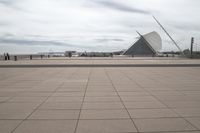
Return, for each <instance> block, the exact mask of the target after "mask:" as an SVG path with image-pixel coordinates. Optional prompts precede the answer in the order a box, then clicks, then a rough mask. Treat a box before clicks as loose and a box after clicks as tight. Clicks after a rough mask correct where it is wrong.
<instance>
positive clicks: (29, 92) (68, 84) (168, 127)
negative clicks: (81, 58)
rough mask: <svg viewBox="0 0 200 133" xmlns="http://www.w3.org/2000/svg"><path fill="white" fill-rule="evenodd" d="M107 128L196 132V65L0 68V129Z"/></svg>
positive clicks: (69, 132) (199, 132) (53, 132)
mask: <svg viewBox="0 0 200 133" xmlns="http://www.w3.org/2000/svg"><path fill="white" fill-rule="evenodd" d="M1 63H2V62H1ZM2 64H3V63H2ZM107 132H112V133H135V132H142V133H143V132H144V133H200V67H128V68H126V67H80V68H79V67H76V68H73V67H69V68H63V67H62V68H61V67H54V68H48V67H47V68H31V67H29V68H0V133H107Z"/></svg>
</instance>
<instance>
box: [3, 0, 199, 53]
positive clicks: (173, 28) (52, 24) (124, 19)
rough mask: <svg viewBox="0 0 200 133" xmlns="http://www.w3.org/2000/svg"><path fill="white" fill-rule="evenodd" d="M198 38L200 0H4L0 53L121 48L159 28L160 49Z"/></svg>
mask: <svg viewBox="0 0 200 133" xmlns="http://www.w3.org/2000/svg"><path fill="white" fill-rule="evenodd" d="M152 15H154V16H156V17H157V19H159V21H160V22H161V23H162V24H163V25H164V27H165V28H166V29H167V31H168V32H169V33H170V34H171V36H172V37H173V38H174V39H175V40H176V41H177V43H178V44H179V46H180V47H181V48H182V49H185V48H189V47H190V38H191V37H192V36H194V37H195V39H196V41H197V42H200V39H198V38H200V0H0V54H1V53H4V52H10V53H37V52H49V51H54V52H55V51H67V50H77V51H119V50H122V49H126V48H128V47H130V45H131V44H133V42H135V41H136V40H137V36H138V35H137V33H136V30H137V31H139V32H140V33H141V34H146V33H148V32H151V31H156V32H158V33H159V34H160V35H161V38H162V40H163V49H162V50H170V51H171V50H177V49H176V47H175V46H174V45H173V43H172V42H171V41H170V40H169V39H168V37H167V36H166V35H165V34H164V32H163V31H162V30H161V28H160V27H159V26H158V25H157V23H156V22H155V21H154V20H153V18H152Z"/></svg>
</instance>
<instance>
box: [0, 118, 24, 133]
mask: <svg viewBox="0 0 200 133" xmlns="http://www.w3.org/2000/svg"><path fill="white" fill-rule="evenodd" d="M20 122H21V121H20V120H0V133H11V132H12V131H13V130H14V129H15V128H16V127H17V126H18V125H19V124H20Z"/></svg>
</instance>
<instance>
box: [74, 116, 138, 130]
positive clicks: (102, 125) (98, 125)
mask: <svg viewBox="0 0 200 133" xmlns="http://www.w3.org/2000/svg"><path fill="white" fill-rule="evenodd" d="M110 132H124V133H125V132H137V130H136V128H135V127H134V125H133V123H132V121H131V120H130V119H127V120H80V121H79V124H78V127H77V133H110Z"/></svg>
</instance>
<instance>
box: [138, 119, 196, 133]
mask: <svg viewBox="0 0 200 133" xmlns="http://www.w3.org/2000/svg"><path fill="white" fill-rule="evenodd" d="M134 122H135V123H136V126H137V127H138V129H139V131H140V132H162V131H192V130H194V131H195V130H197V129H196V128H195V127H193V126H192V125H191V124H190V123H189V122H187V121H185V120H184V119H182V118H159V119H134Z"/></svg>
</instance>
